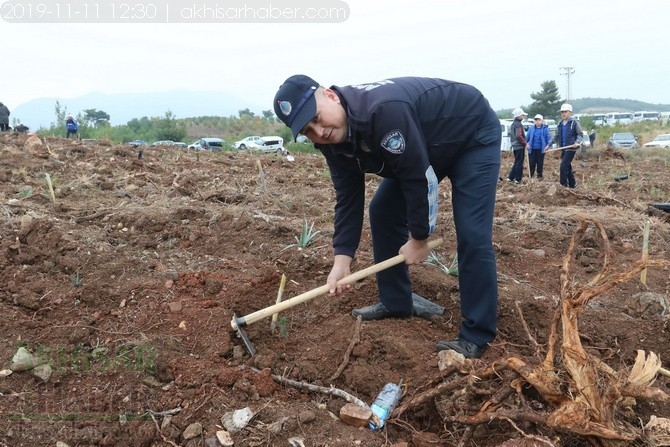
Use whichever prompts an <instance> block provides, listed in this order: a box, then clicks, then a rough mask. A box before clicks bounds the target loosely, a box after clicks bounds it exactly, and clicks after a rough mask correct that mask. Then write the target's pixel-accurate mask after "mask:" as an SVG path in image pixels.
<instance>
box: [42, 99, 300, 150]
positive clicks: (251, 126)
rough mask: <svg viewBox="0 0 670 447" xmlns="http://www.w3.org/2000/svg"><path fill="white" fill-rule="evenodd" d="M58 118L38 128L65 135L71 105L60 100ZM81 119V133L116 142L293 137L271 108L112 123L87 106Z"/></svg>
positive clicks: (77, 116)
mask: <svg viewBox="0 0 670 447" xmlns="http://www.w3.org/2000/svg"><path fill="white" fill-rule="evenodd" d="M54 112H55V121H54V122H52V123H51V125H50V126H49V127H48V128H40V129H39V130H38V131H37V132H38V133H39V134H43V135H53V136H65V118H66V117H67V115H69V113H68V111H67V107H63V106H62V105H61V104H60V103H59V102H58V101H56V105H55V107H54ZM75 118H76V119H77V121H78V123H79V137H80V138H85V139H88V138H91V139H109V140H111V141H113V142H116V143H125V142H128V141H133V140H144V141H146V142H148V143H149V144H151V143H152V142H154V141H159V140H172V141H183V142H186V143H188V142H191V141H195V140H197V139H199V138H202V137H218V138H223V139H224V140H226V141H228V142H231V143H232V142H233V141H237V140H240V139H242V138H244V137H246V136H249V135H260V136H264V135H279V136H281V137H282V138H283V139H284V141H286V142H290V141H291V140H292V136H291V132H290V130H289V129H288V128H287V127H286V126H284V125H283V124H282V123H281V122H279V121H278V120H276V119H275V117H274V113H273V112H272V111H271V110H265V111H263V112H262V116H257V115H256V114H255V113H254V112H252V111H250V110H249V109H248V108H247V109H243V110H239V111H238V116H230V117H220V116H198V117H190V118H177V117H176V116H175V115H174V114H173V113H172V112H171V111H169V110H168V111H167V112H165V115H164V116H162V117H146V116H144V117H142V118H133V119H132V120H130V121H128V122H127V123H126V124H121V125H117V126H112V125H111V124H110V118H111V117H110V115H109V114H108V113H106V112H104V111H102V110H97V109H86V110H84V111H82V112H80V113H79V114H77V115H76V116H75Z"/></svg>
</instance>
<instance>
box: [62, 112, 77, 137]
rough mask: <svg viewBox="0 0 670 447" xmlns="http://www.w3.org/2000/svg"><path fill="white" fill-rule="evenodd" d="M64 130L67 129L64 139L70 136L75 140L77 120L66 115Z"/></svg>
mask: <svg viewBox="0 0 670 447" xmlns="http://www.w3.org/2000/svg"><path fill="white" fill-rule="evenodd" d="M65 128H66V129H67V135H66V136H65V138H70V135H72V136H73V137H74V138H75V139H76V138H77V132H78V131H79V123H77V120H76V119H74V117H73V116H72V115H68V116H67V118H65Z"/></svg>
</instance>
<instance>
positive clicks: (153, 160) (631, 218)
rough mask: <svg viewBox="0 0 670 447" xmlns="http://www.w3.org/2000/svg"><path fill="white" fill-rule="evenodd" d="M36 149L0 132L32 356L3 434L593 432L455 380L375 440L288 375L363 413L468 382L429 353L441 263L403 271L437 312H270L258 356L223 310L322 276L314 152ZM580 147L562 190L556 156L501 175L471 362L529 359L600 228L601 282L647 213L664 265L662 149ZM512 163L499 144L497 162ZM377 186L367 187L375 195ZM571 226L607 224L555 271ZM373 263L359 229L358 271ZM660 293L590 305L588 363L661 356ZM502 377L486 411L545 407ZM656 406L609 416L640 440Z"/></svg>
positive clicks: (353, 436)
mask: <svg viewBox="0 0 670 447" xmlns="http://www.w3.org/2000/svg"><path fill="white" fill-rule="evenodd" d="M29 138H31V137H29V136H27V135H22V134H9V133H6V134H2V135H0V209H1V210H2V213H0V219H1V222H2V226H1V227H0V228H1V230H0V235H1V239H0V250H1V251H2V256H1V257H0V266H1V269H0V272H1V275H2V277H1V278H0V315H2V318H0V340H2V342H1V343H0V362H2V365H0V369H2V368H8V367H9V365H10V363H11V361H12V358H13V357H14V356H15V354H17V352H19V350H20V348H22V347H23V348H25V351H24V352H27V353H28V354H29V356H30V359H31V361H33V362H34V364H35V365H37V364H42V365H43V366H42V367H40V368H37V369H35V368H32V369H30V370H28V371H15V372H13V373H12V374H10V375H6V374H8V373H6V372H5V373H4V374H2V378H0V444H2V443H4V444H6V445H8V446H31V447H34V446H47V445H49V446H52V445H55V443H56V442H57V441H61V442H65V443H67V444H68V445H70V446H167V445H173V446H174V445H179V446H204V445H207V446H212V445H218V444H216V441H215V439H216V437H217V432H221V431H223V430H225V431H228V432H229V433H230V436H231V437H232V439H233V441H234V445H235V446H266V445H267V446H287V445H301V444H300V442H302V443H303V444H304V445H305V446H317V445H318V446H352V445H361V446H381V445H392V444H394V443H401V442H403V441H404V442H407V443H408V445H415V446H419V445H457V444H458V443H459V442H464V443H466V444H463V445H479V446H495V445H500V444H503V443H505V444H504V445H512V444H509V443H510V442H513V441H516V442H519V443H518V444H515V445H522V444H521V441H522V440H523V439H525V440H528V439H540V438H541V439H543V440H542V441H538V442H540V444H542V445H573V446H574V445H589V443H590V442H592V441H593V437H590V436H588V435H579V434H575V433H574V432H570V431H569V430H567V431H566V430H561V429H558V428H554V429H550V428H548V427H547V426H546V425H544V424H543V423H542V422H541V421H539V420H535V421H529V420H524V421H523V423H519V422H518V420H517V422H514V421H513V420H512V419H511V418H508V420H504V419H500V420H496V421H495V423H485V422H482V421H479V422H473V421H472V420H470V423H468V420H467V417H469V416H468V415H470V416H471V415H473V414H477V412H478V411H480V410H481V406H482V402H483V401H486V399H484V398H481V396H483V395H486V396H490V395H491V391H492V390H488V391H487V393H488V394H486V393H484V392H483V390H482V389H477V388H476V387H470V388H463V389H467V390H469V391H470V392H472V393H474V394H468V395H467V399H465V400H462V401H459V400H452V401H449V396H451V397H452V398H453V399H455V397H453V395H452V394H446V395H445V394H439V395H435V396H434V397H432V398H430V399H425V400H424V401H423V402H422V403H421V404H420V405H414V406H411V408H410V407H406V409H405V410H404V411H403V412H402V414H401V415H399V416H398V417H392V418H391V419H390V420H389V421H388V423H387V426H386V428H385V429H383V430H379V431H372V430H369V429H367V428H363V429H359V428H355V427H353V426H350V425H347V424H345V423H343V422H341V421H339V420H338V416H339V414H340V409H341V408H342V407H343V406H344V405H345V404H346V399H345V398H343V397H342V396H338V395H333V394H330V393H327V392H323V391H312V390H310V389H307V388H305V387H299V386H296V385H295V384H296V383H302V384H305V385H307V384H309V385H310V386H314V387H322V388H323V389H326V390H328V389H332V388H331V387H333V388H334V389H337V390H342V391H344V392H346V393H347V394H349V395H351V396H355V397H356V398H358V399H360V400H361V401H363V402H365V403H367V404H370V403H372V401H373V400H374V398H375V396H376V395H377V393H378V392H379V391H380V390H381V389H382V387H383V386H384V384H386V383H387V382H394V383H399V382H400V381H402V382H403V383H404V384H405V385H406V390H407V391H406V395H405V397H404V398H403V400H402V401H401V403H408V402H411V399H412V398H416V397H417V396H421V395H422V394H423V395H425V393H426V391H427V390H429V389H431V388H432V389H439V387H440V383H447V382H449V381H453V380H464V379H461V378H457V379H454V378H453V377H451V378H449V377H446V376H445V373H444V372H443V371H442V372H441V371H440V369H439V368H438V355H437V353H436V352H435V344H436V342H437V341H438V340H441V339H447V338H450V337H453V336H454V335H455V334H456V332H457V329H458V324H459V322H460V310H459V302H458V299H459V294H458V281H457V278H456V277H454V276H451V275H449V274H447V273H446V272H445V271H444V270H443V269H442V268H440V267H441V266H440V264H438V263H435V262H434V263H433V264H423V265H420V266H414V267H413V268H412V270H411V272H412V279H413V283H414V290H415V292H416V293H418V294H420V295H422V296H424V297H426V298H428V299H430V300H432V301H434V302H435V303H438V304H439V305H441V306H443V307H444V308H445V315H444V316H443V317H434V318H433V319H432V320H426V319H421V318H412V319H409V320H390V321H376V322H366V323H363V324H360V325H359V324H357V322H356V320H355V319H354V318H353V317H351V315H350V311H351V309H352V308H354V307H360V306H363V305H368V304H371V303H374V302H375V301H376V300H377V295H376V287H375V283H374V278H373V277H369V278H366V279H364V280H361V281H359V282H358V283H356V285H355V287H354V288H353V290H352V291H351V292H350V293H348V294H347V295H345V296H343V297H341V298H337V299H333V298H328V297H326V296H322V297H321V296H320V297H317V298H315V299H312V300H310V301H309V302H307V303H303V304H300V305H298V306H295V307H293V308H291V309H289V310H287V311H284V312H282V313H281V314H280V315H279V318H278V319H277V322H276V327H275V329H274V330H271V327H270V324H271V321H270V319H269V318H268V319H263V320H261V321H258V322H254V323H253V324H250V325H249V326H248V327H247V328H246V330H247V333H248V335H249V337H250V340H251V342H252V343H253V345H254V347H255V348H256V350H257V351H258V352H257V354H256V355H255V356H253V357H251V356H249V354H248V353H247V351H246V349H245V347H244V344H243V343H242V342H241V340H240V339H239V338H238V337H237V335H236V333H235V331H233V330H232V329H231V324H230V323H231V320H232V318H233V315H237V316H244V315H249V314H250V313H252V312H255V311H257V310H260V309H263V308H265V307H267V306H270V305H272V304H274V303H275V301H276V298H277V293H278V288H279V284H280V282H281V278H282V275H286V285H285V290H284V291H283V298H284V299H288V298H291V297H293V296H297V295H299V294H302V293H304V292H307V291H309V290H312V289H314V288H317V287H319V286H321V285H323V283H324V282H325V278H326V276H327V274H328V272H329V270H330V266H331V246H330V238H331V236H332V208H333V204H334V192H333V190H332V185H331V182H330V178H329V176H328V171H327V167H326V165H325V162H324V160H323V158H322V157H321V156H318V155H302V154H293V155H294V156H295V160H294V161H292V162H291V161H288V160H287V159H286V158H283V157H279V156H275V155H251V154H243V153H229V152H224V153H208V152H192V151H191V152H183V151H180V150H176V149H174V148H156V149H154V148H148V149H146V150H145V151H144V153H143V157H142V158H141V159H138V153H137V151H136V149H133V148H132V147H129V146H128V147H127V146H123V145H115V144H111V143H109V142H83V141H76V140H65V139H57V138H56V139H51V138H47V139H44V138H41V139H40V141H39V143H40V144H38V142H35V139H34V137H33V139H32V140H30V141H28V139H29ZM592 152H593V154H589V155H588V156H585V157H583V158H582V159H581V160H576V161H575V162H574V164H573V166H574V168H575V171H576V177H577V179H578V185H579V189H577V190H567V189H563V188H561V187H560V186H558V182H557V180H558V179H557V176H558V163H559V161H558V155H557V154H552V155H555V156H549V155H548V156H547V160H546V162H545V172H546V173H547V175H545V179H544V181H542V182H538V181H531V182H528V180H527V179H526V180H525V182H524V183H522V184H521V185H513V184H507V183H501V184H500V185H499V191H498V201H497V208H496V217H495V223H494V225H495V229H494V242H495V246H496V251H497V262H498V270H499V291H500V307H499V318H500V320H499V321H500V322H499V334H498V337H497V338H496V340H495V341H494V343H492V345H491V346H490V348H489V349H488V350H487V352H486V354H485V356H484V358H483V359H481V360H478V361H477V362H475V363H474V365H473V366H472V371H482V370H485V369H486V368H487V367H494V366H495V365H496V362H502V361H505V360H506V359H509V358H515V359H522V360H523V361H524V362H527V363H528V364H529V365H539V364H540V363H541V359H542V358H543V356H544V355H546V352H547V349H548V348H550V347H551V346H552V342H551V341H550V335H551V334H552V327H553V326H552V321H553V318H554V315H556V311H557V309H559V307H560V303H561V298H562V297H563V296H564V295H565V293H564V292H565V287H566V281H567V283H569V284H571V285H573V286H579V285H587V284H589V282H590V281H593V280H594V278H595V277H597V276H598V275H599V274H600V273H601V269H602V267H603V264H604V263H605V253H606V250H605V248H604V245H603V244H604V243H603V237H602V236H603V233H604V235H605V240H606V241H607V244H606V245H608V246H609V255H608V256H609V258H608V261H609V266H610V267H609V268H608V269H607V271H606V272H605V273H604V275H605V276H607V275H614V274H616V273H621V272H626V271H630V270H631V269H634V268H635V266H636V264H635V263H636V262H637V261H638V260H640V258H641V256H642V246H643V239H644V236H643V228H644V226H645V222H647V221H648V222H649V226H650V233H649V249H648V252H649V255H648V256H649V259H652V260H656V259H660V260H664V259H669V258H670V256H669V254H668V252H669V250H670V219H668V214H667V213H664V212H662V211H659V210H656V209H653V208H651V207H650V206H649V205H650V204H651V203H656V202H659V201H667V200H668V198H669V197H670V177H668V175H667V158H666V159H665V160H663V159H659V158H655V157H652V156H649V157H647V158H636V159H635V161H634V162H632V161H630V160H628V159H627V157H626V156H614V155H612V154H609V153H602V154H601V153H600V152H599V151H598V150H593V151H592ZM510 163H511V158H510V157H509V154H503V171H506V170H507V169H508V168H509V166H510ZM623 172H625V173H626V174H627V175H628V177H627V178H626V179H624V180H621V179H619V180H617V179H616V177H617V176H620V175H621V174H622V173H623ZM377 183H378V179H377V178H375V177H370V178H369V181H368V185H369V188H370V192H372V191H373V190H374V188H375V186H376V185H377ZM49 185H51V186H49ZM440 188H441V190H440V194H441V195H442V196H443V197H442V200H441V210H440V213H441V216H440V219H439V221H438V222H439V227H438V234H436V235H435V237H443V238H444V239H445V241H446V242H445V244H444V245H443V246H442V247H441V248H439V249H437V250H436V251H435V255H436V257H437V259H439V260H440V261H441V263H442V265H446V266H449V265H450V264H451V262H452V261H453V259H454V257H455V250H456V246H455V241H454V231H453V221H452V218H451V215H450V207H449V203H450V200H449V195H450V190H449V185H448V182H446V183H445V184H443V185H441V187H440ZM370 197H371V194H369V195H368V199H369V198H370ZM584 222H591V223H593V222H599V223H601V224H602V228H603V230H602V231H600V230H599V229H598V227H597V226H596V225H590V226H588V227H587V228H586V229H584V230H583V234H582V235H581V237H580V239H579V242H578V244H577V245H576V246H575V247H574V251H573V256H572V261H571V264H570V267H571V268H570V275H569V277H568V278H567V279H566V278H563V279H562V277H561V274H562V272H563V270H564V267H565V266H564V256H565V255H566V253H568V251H569V248H570V244H571V241H572V239H573V236H574V235H575V234H576V233H577V232H578V231H579V230H580V228H582V226H583V223H584ZM305 223H307V225H312V224H313V229H314V230H315V231H319V233H318V234H317V236H316V238H315V239H314V240H313V242H312V243H311V244H310V245H309V246H307V247H304V248H303V247H299V246H298V244H297V240H296V237H298V236H299V235H300V232H301V229H302V228H303V225H304V224H305ZM371 264H372V256H371V253H370V241H369V232H364V236H363V240H362V241H361V248H360V250H359V253H358V258H357V259H356V261H355V265H354V269H356V270H359V269H362V268H365V267H368V266H370V265H371ZM669 289H670V275H669V273H668V267H667V266H662V265H661V266H654V267H650V268H648V269H647V270H646V285H643V284H642V283H641V282H640V280H639V276H638V275H637V274H636V275H635V277H634V278H632V279H630V280H626V281H623V282H621V283H620V284H617V285H616V286H615V287H612V288H611V289H609V290H608V291H606V292H605V293H602V294H600V295H597V296H595V297H593V298H592V299H590V300H589V301H588V303H587V305H585V306H584V308H583V309H582V310H581V313H580V316H579V324H578V329H579V335H580V337H579V340H580V343H581V345H583V348H584V351H585V352H586V353H587V354H588V355H589V356H593V357H594V358H596V357H597V358H598V359H600V360H601V361H602V362H603V364H606V365H607V366H608V367H609V368H610V369H611V370H612V371H614V373H613V374H623V372H627V371H629V370H631V368H632V367H633V364H634V363H635V361H636V356H637V351H638V350H644V351H645V352H647V353H648V352H654V353H656V354H658V356H659V357H660V359H661V360H662V361H663V360H664V359H668V358H670V343H668V328H667V316H668V313H667V312H668V310H667V305H668V293H669V292H668V291H669ZM21 351H23V350H21ZM44 365H48V368H47V367H45V366H44ZM560 366H561V365H557V367H560ZM619 372H621V373H619ZM451 373H452V374H455V375H458V376H459V377H468V376H467V375H463V373H461V372H454V371H451ZM506 374H507V373H506ZM501 377H502V376H501ZM505 377H506V378H507V376H505ZM486 383H489V382H486ZM502 383H507V382H500V384H499V385H493V384H492V382H491V383H489V384H491V386H492V387H494V386H500V388H504V387H503V386H502V385H501V384H502ZM513 383H515V384H516V385H517V386H518V388H517V389H511V392H510V393H509V394H507V395H505V399H501V400H500V401H496V402H495V403H494V404H495V405H498V406H499V407H501V408H502V407H505V408H513V407H514V405H518V404H519V402H520V401H523V402H525V405H527V408H530V409H532V410H533V411H535V412H536V413H537V414H544V415H547V414H548V413H550V412H551V409H552V402H549V401H547V399H546V396H544V397H543V396H542V393H539V394H538V393H537V392H532V390H529V386H528V383H532V381H531V382H528V381H526V382H524V381H522V380H520V379H519V378H518V377H517V380H516V382H513ZM669 384H670V379H668V378H667V377H665V376H663V375H659V376H658V378H657V379H656V381H655V382H654V384H653V385H652V387H651V388H653V389H654V390H657V391H658V392H659V393H661V394H664V393H666V392H667V390H668V385H669ZM442 386H445V385H442ZM453 392H454V391H453V390H452V391H451V392H450V393H453ZM477 392H480V393H482V394H481V395H480V398H477ZM659 396H660V395H659ZM659 396H655V398H654V397H650V396H647V398H637V399H636V400H634V401H627V407H626V408H625V411H624V409H622V408H623V406H622V407H621V408H619V409H618V410H617V411H619V410H620V412H621V413H622V414H623V413H626V411H627V413H626V414H625V415H622V416H620V417H619V418H618V419H617V420H623V421H625V422H626V423H627V424H630V425H631V426H635V425H636V426H637V427H638V428H640V427H642V426H644V425H645V424H646V423H647V422H649V421H650V420H651V419H652V416H654V417H659V418H664V417H669V416H670V411H669V410H670V405H669V403H668V401H667V400H664V398H661V397H659ZM488 402H489V404H488V405H491V404H493V400H489V401H488ZM454 404H455V405H456V407H455V408H454ZM450 405H451V406H450ZM245 408H248V409H249V413H248V415H251V416H252V418H251V419H250V420H249V421H247V422H246V425H244V424H243V426H242V428H236V427H231V426H230V420H231V419H232V417H231V415H232V414H233V412H235V411H237V410H243V409H245ZM241 413H243V412H238V413H236V414H237V416H238V419H239V416H240V414H241ZM508 416H509V415H508ZM222 419H223V420H222ZM236 420H237V419H236ZM219 434H221V433H219ZM531 436H532V437H534V438H530V437H531ZM422 439H423V441H422ZM426 439H428V440H426ZM430 439H432V444H430V442H431V441H430ZM545 440H546V441H545ZM546 442H548V443H549V444H545V443H546ZM640 442H641V441H640ZM467 443H469V444H467ZM540 444H537V445H540ZM400 445H402V444H400ZM529 445H530V444H529ZM621 445H624V444H621Z"/></svg>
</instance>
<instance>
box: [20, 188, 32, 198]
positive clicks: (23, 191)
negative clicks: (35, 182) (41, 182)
mask: <svg viewBox="0 0 670 447" xmlns="http://www.w3.org/2000/svg"><path fill="white" fill-rule="evenodd" d="M32 195H33V188H31V187H30V186H24V187H22V188H20V189H19V196H21V198H22V199H27V198H28V197H30V196H32Z"/></svg>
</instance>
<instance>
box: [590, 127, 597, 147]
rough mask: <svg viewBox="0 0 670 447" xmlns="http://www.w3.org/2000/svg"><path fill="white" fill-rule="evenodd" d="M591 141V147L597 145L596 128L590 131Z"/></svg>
mask: <svg viewBox="0 0 670 447" xmlns="http://www.w3.org/2000/svg"><path fill="white" fill-rule="evenodd" d="M589 143H590V144H589V145H590V147H591V148H594V147H595V144H596V130H595V129H591V132H590V133H589Z"/></svg>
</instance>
